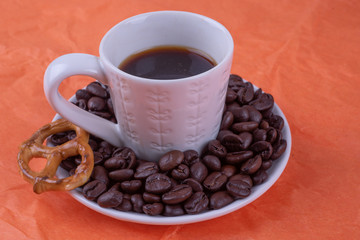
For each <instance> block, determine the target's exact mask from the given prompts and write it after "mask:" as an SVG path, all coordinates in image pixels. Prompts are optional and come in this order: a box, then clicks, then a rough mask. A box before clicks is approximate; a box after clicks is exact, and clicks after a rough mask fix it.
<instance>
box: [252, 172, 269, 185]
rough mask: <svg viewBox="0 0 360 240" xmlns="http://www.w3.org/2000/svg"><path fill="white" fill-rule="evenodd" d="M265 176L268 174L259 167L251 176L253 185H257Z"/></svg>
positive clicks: (264, 179) (263, 180)
mask: <svg viewBox="0 0 360 240" xmlns="http://www.w3.org/2000/svg"><path fill="white" fill-rule="evenodd" d="M267 178H268V174H267V172H266V171H265V170H263V169H260V170H259V171H257V172H256V173H255V174H254V175H253V176H252V180H253V183H254V185H259V184H261V183H263V182H265V181H266V179H267Z"/></svg>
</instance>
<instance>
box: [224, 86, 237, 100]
mask: <svg viewBox="0 0 360 240" xmlns="http://www.w3.org/2000/svg"><path fill="white" fill-rule="evenodd" d="M236 98H237V94H236V92H235V91H234V90H232V89H231V88H228V89H227V92H226V98H225V102H226V103H232V102H233V101H235V99H236Z"/></svg>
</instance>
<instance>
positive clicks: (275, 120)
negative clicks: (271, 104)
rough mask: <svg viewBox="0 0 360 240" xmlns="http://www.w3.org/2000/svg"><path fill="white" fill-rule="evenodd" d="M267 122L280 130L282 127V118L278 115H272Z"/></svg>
mask: <svg viewBox="0 0 360 240" xmlns="http://www.w3.org/2000/svg"><path fill="white" fill-rule="evenodd" d="M269 124H270V126H272V127H274V128H276V129H279V130H282V129H283V128H284V119H283V118H282V117H281V116H279V115H272V116H271V117H270V119H269Z"/></svg>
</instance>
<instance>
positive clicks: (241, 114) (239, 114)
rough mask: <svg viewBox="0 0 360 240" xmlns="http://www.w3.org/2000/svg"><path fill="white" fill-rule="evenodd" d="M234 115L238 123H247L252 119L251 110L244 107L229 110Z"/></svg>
mask: <svg viewBox="0 0 360 240" xmlns="http://www.w3.org/2000/svg"><path fill="white" fill-rule="evenodd" d="M228 111H231V113H232V114H233V115H234V119H235V121H236V122H246V121H248V120H249V118H250V114H249V110H248V109H247V108H244V107H237V108H233V109H231V110H230V109H228Z"/></svg>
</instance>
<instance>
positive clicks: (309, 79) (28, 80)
mask: <svg viewBox="0 0 360 240" xmlns="http://www.w3.org/2000/svg"><path fill="white" fill-rule="evenodd" d="M0 9H2V11H1V15H0V100H1V101H0V113H1V117H0V124H1V125H0V126H1V128H0V142H1V147H0V156H1V161H0V239H6V240H7V239H360V181H359V179H360V177H359V171H360V159H359V156H360V141H359V138H360V127H359V120H360V113H359V112H360V111H359V110H360V109H359V105H360V94H359V87H360V64H359V63H360V57H359V56H360V17H359V12H360V2H359V1H355V0H354V1H350V0H349V1H340V0H338V1H321V0H314V1H309V0H299V1H290V0H289V1H272V0H268V1H264V0H256V1H252V0H247V1H237V0H233V1H230V0H228V1H227V0H211V1H206V0H192V1H186V0H182V1H174V0H153V1H134V0H131V1H130V0H127V1H123V0H114V1H110V0H104V1H98V0H88V1H78V0H73V1H22V0H2V1H1V2H0ZM155 10H185V11H192V12H196V13H200V14H203V15H206V16H208V17H211V18H213V19H215V20H217V21H219V22H221V23H222V24H224V25H225V26H226V27H227V28H228V29H229V31H230V32H231V34H232V35H233V38H234V41H235V52H234V63H233V68H232V72H233V73H237V74H239V75H241V76H242V77H244V78H245V79H247V80H249V81H251V82H253V83H254V84H255V85H257V86H259V87H261V88H263V90H265V91H266V92H269V93H271V94H273V96H274V97H275V101H276V102H277V104H278V105H279V106H280V107H281V108H282V110H283V111H284V113H285V115H286V116H287V119H288V121H289V124H290V127H291V131H292V137H293V148H292V152H291V157H290V160H289V163H288V166H287V168H286V169H285V171H284V173H283V175H282V176H281V177H280V179H279V180H278V182H276V183H275V185H274V186H273V187H272V188H271V189H270V190H269V191H268V192H267V193H265V194H264V195H263V196H262V197H260V198H259V199H257V200H256V201H255V202H253V203H252V204H250V205H248V206H246V207H245V208H242V209H240V210H238V211H236V212H233V213H231V214H228V215H226V216H223V217H220V218H217V219H214V220H209V221H206V222H201V223H196V224H190V225H182V226H180V225H179V226H148V225H142V224H135V223H128V222H124V221H119V220H115V219H112V218H110V217H107V216H103V215H101V214H99V213H96V212H94V211H92V210H90V209H88V208H86V207H84V206H83V205H81V204H80V203H78V202H77V201H76V200H74V199H73V198H72V197H71V196H70V195H69V194H67V193H65V192H48V193H44V194H41V195H36V194H35V193H33V192H32V187H31V186H30V185H29V184H28V183H26V182H25V181H24V180H22V178H21V177H20V175H19V174H18V167H17V163H16V155H17V152H18V146H19V145H20V143H21V142H22V141H24V140H25V139H27V138H28V137H29V136H30V135H31V134H32V133H33V132H35V131H36V130H37V129H38V128H40V127H41V126H42V125H44V124H46V123H49V122H50V121H51V120H52V118H53V116H54V114H55V112H54V111H53V110H52V108H51V107H50V105H49V104H48V103H47V101H46V99H45V96H44V93H43V74H44V71H45V69H46V67H47V65H48V64H49V63H50V62H51V61H52V60H53V59H55V58H56V57H58V56H60V55H63V54H66V53H71V52H84V53H90V54H94V55H98V46H99V43H100V40H101V38H102V36H103V35H104V34H105V33H106V32H107V31H108V30H109V29H110V28H111V27H112V26H113V25H115V24H116V23H118V22H119V21H121V20H123V19H125V18H128V17H130V16H133V15H135V14H139V13H143V12H148V11H155ZM89 81H91V79H89V78H85V77H72V78H70V79H67V80H66V81H65V82H64V83H63V85H62V86H61V91H62V93H63V94H64V95H65V97H70V96H72V95H73V94H74V92H75V90H76V89H78V88H81V87H83V86H84V85H85V84H86V83H88V82H89ZM36 164H37V163H35V165H36ZM39 164H40V163H39Z"/></svg>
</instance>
